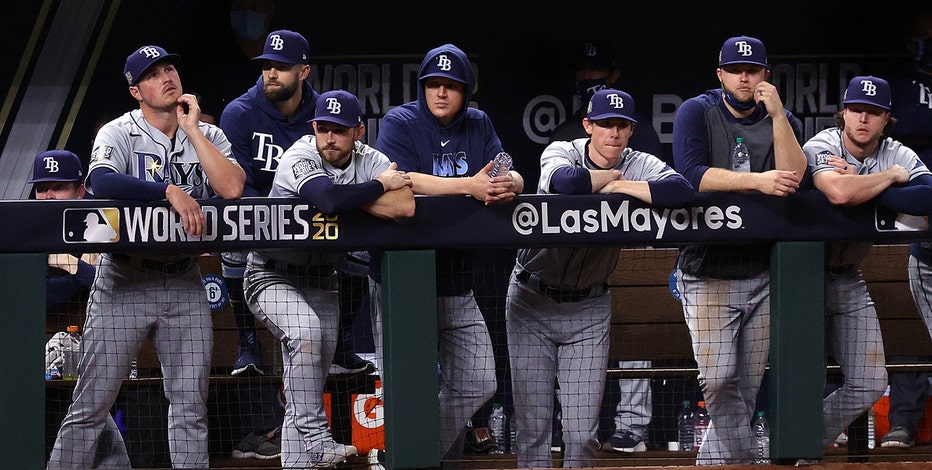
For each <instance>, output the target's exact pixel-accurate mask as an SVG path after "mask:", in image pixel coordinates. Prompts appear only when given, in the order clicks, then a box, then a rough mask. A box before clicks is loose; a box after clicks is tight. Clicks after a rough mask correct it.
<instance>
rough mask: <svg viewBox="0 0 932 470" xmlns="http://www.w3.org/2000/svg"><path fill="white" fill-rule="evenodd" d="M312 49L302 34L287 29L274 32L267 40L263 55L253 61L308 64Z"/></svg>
mask: <svg viewBox="0 0 932 470" xmlns="http://www.w3.org/2000/svg"><path fill="white" fill-rule="evenodd" d="M310 51H311V47H310V46H309V45H308V43H307V39H304V36H302V35H301V34H300V33H296V32H294V31H290V30H287V29H280V30H278V31H272V32H271V33H269V35H268V37H266V38H265V46H264V47H263V48H262V55H260V56H256V57H253V58H252V60H274V61H275V62H281V63H283V64H307V63H308V62H309V60H310V59H309V58H308V56H309V55H310Z"/></svg>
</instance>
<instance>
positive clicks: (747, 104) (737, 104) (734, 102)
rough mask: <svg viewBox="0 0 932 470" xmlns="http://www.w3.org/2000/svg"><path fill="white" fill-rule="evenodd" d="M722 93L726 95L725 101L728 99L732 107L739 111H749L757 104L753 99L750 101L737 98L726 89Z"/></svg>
mask: <svg viewBox="0 0 932 470" xmlns="http://www.w3.org/2000/svg"><path fill="white" fill-rule="evenodd" d="M722 94H724V95H725V101H727V102H728V104H730V105H731V107H732V108H735V109H737V110H738V111H747V110H749V109H751V108H753V107H754V106H756V105H757V102H755V101H754V100H753V99H751V100H750V101H738V99H737V98H735V95H732V94H731V93H728V92H727V91H725V90H722Z"/></svg>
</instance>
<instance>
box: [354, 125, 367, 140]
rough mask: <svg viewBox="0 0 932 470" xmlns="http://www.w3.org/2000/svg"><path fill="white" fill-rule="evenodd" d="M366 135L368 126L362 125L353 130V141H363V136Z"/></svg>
mask: <svg viewBox="0 0 932 470" xmlns="http://www.w3.org/2000/svg"><path fill="white" fill-rule="evenodd" d="M365 133H366V125H365V124H360V125H359V126H358V127H356V128H355V129H353V135H354V138H353V140H362V136H363V134H365Z"/></svg>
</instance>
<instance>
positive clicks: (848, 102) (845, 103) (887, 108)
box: [841, 98, 890, 111]
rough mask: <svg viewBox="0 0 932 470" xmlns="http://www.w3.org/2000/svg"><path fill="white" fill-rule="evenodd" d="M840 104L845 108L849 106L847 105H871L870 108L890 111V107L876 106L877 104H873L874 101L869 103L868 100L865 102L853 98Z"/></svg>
mask: <svg viewBox="0 0 932 470" xmlns="http://www.w3.org/2000/svg"><path fill="white" fill-rule="evenodd" d="M841 104H843V105H845V106H847V105H849V104H869V105H871V106H876V107H878V108H880V109H884V110H887V111H890V107H889V106H883V105H880V104H877V103H876V102H874V101H869V100H865V99H857V98H855V99H853V100H845V101H842V102H841Z"/></svg>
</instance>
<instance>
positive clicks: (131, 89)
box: [129, 85, 142, 101]
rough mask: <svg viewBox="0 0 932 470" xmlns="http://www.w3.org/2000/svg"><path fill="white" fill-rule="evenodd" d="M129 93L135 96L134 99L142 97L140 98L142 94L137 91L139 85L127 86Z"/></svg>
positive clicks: (139, 99)
mask: <svg viewBox="0 0 932 470" xmlns="http://www.w3.org/2000/svg"><path fill="white" fill-rule="evenodd" d="M129 94H130V96H132V97H133V98H135V99H136V101H142V99H141V97H142V94H141V93H139V87H138V86H135V85H133V86H131V87H129Z"/></svg>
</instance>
